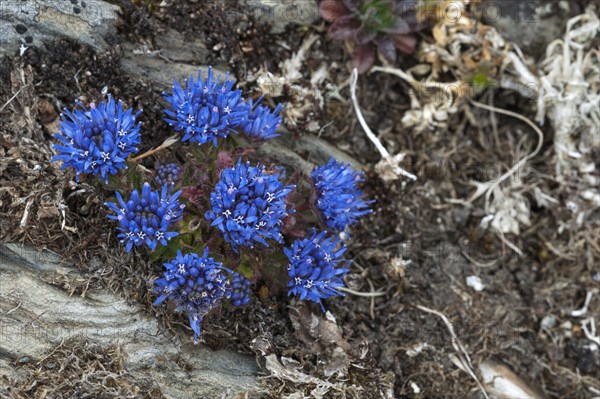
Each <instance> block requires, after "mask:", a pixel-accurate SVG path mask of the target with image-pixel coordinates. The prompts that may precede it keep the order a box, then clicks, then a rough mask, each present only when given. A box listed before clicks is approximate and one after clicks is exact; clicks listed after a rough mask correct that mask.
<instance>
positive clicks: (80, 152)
mask: <svg viewBox="0 0 600 399" xmlns="http://www.w3.org/2000/svg"><path fill="white" fill-rule="evenodd" d="M77 105H78V106H79V107H80V108H81V109H74V110H73V112H70V111H68V110H65V113H64V114H61V120H60V122H59V125H60V133H57V134H55V135H54V137H55V138H57V139H58V140H60V142H61V143H62V144H57V145H55V146H54V149H56V150H57V151H58V155H55V156H54V157H52V162H56V161H63V165H62V167H61V169H64V168H68V167H72V168H74V169H75V173H76V179H77V181H79V175H80V174H81V173H86V174H93V175H100V178H101V179H102V180H104V181H105V182H108V176H109V175H114V174H116V173H117V172H118V171H119V169H124V168H126V167H127V166H126V165H125V160H126V159H127V157H128V156H129V154H131V153H134V152H137V150H138V149H137V146H138V145H139V144H140V125H141V122H138V123H136V118H137V116H138V115H139V114H140V112H142V110H139V111H137V112H136V113H135V114H134V113H133V111H132V110H131V109H128V110H124V109H123V104H122V102H121V100H119V101H118V102H115V100H114V99H113V98H112V96H109V97H108V101H106V102H101V103H100V104H98V105H97V106H96V105H94V103H92V104H90V109H89V110H88V109H87V108H85V107H84V106H83V105H82V104H81V103H80V102H77Z"/></svg>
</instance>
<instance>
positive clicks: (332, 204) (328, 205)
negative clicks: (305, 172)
mask: <svg viewBox="0 0 600 399" xmlns="http://www.w3.org/2000/svg"><path fill="white" fill-rule="evenodd" d="M311 177H312V180H313V184H314V187H315V191H316V204H315V205H316V207H317V209H318V210H319V211H320V213H321V215H322V216H323V219H324V221H325V224H326V225H327V227H328V228H329V229H332V230H335V231H344V230H345V229H346V227H347V226H349V225H352V224H354V223H356V222H357V221H358V218H360V217H361V216H363V215H366V214H367V213H370V212H372V210H371V209H369V208H368V205H369V204H371V203H373V201H367V202H365V201H363V200H362V196H363V193H362V192H361V191H360V190H359V189H357V188H356V183H359V182H362V181H363V179H362V172H356V171H355V170H354V169H352V167H351V166H350V164H346V165H344V164H343V163H341V162H336V160H335V159H333V158H331V159H330V160H329V162H328V163H327V164H325V165H322V166H319V167H317V168H315V170H314V171H313V172H312V173H311Z"/></svg>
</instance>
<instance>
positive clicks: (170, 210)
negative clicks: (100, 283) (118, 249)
mask: <svg viewBox="0 0 600 399" xmlns="http://www.w3.org/2000/svg"><path fill="white" fill-rule="evenodd" d="M180 194H181V191H178V192H176V193H175V194H171V192H170V189H169V188H168V186H167V185H166V184H165V185H163V187H162V190H160V191H159V190H152V189H151V188H150V184H149V183H144V187H143V188H142V193H141V195H140V194H139V193H138V191H137V190H133V192H132V193H131V197H130V198H129V200H128V201H127V202H125V201H124V200H123V197H121V193H119V192H117V193H116V196H117V200H118V201H119V203H118V204H115V203H114V202H107V203H105V204H104V205H106V206H107V207H109V208H110V209H111V210H113V211H114V212H115V213H116V215H109V216H108V218H109V219H113V220H117V221H118V222H119V226H118V227H117V229H118V230H119V234H118V235H117V237H119V238H120V239H121V242H124V243H125V248H126V249H127V252H129V251H131V248H132V247H133V245H135V246H139V245H142V244H144V243H145V244H146V245H148V247H150V249H151V250H154V248H156V245H157V244H158V243H159V242H160V243H161V244H162V245H167V241H168V240H170V239H171V238H173V237H175V236H176V235H178V234H179V233H177V232H174V231H169V225H170V224H171V223H174V222H177V221H179V220H180V219H181V217H182V214H183V208H184V206H185V205H180V204H179V200H178V199H177V198H178V197H179V195H180Z"/></svg>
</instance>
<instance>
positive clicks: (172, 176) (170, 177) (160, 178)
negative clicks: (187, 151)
mask: <svg viewBox="0 0 600 399" xmlns="http://www.w3.org/2000/svg"><path fill="white" fill-rule="evenodd" d="M180 173H181V168H180V167H179V165H177V164H176V163H168V164H165V165H160V166H159V167H158V170H157V171H156V176H155V177H154V181H155V182H156V183H157V184H158V185H159V186H161V187H162V186H163V185H165V184H168V185H171V184H172V183H175V181H176V180H177V179H179V174H180Z"/></svg>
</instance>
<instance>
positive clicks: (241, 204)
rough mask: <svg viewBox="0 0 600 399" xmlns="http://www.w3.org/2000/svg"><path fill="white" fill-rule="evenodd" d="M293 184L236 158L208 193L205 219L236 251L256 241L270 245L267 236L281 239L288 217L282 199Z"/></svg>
mask: <svg viewBox="0 0 600 399" xmlns="http://www.w3.org/2000/svg"><path fill="white" fill-rule="evenodd" d="M294 187H295V186H293V185H289V186H284V185H283V183H281V182H280V181H279V175H278V174H269V173H267V172H266V171H265V167H264V166H250V163H249V162H247V163H242V162H241V160H238V162H237V164H236V165H235V166H234V167H232V168H226V169H223V171H222V172H221V179H220V181H219V182H218V183H217V185H216V187H215V189H214V191H213V192H212V193H211V194H210V204H211V206H212V209H211V210H209V211H208V212H206V213H205V217H206V219H208V220H209V221H210V222H212V224H211V225H212V226H217V227H218V228H219V230H220V231H221V232H222V233H223V236H224V237H225V240H226V241H227V242H228V243H230V244H231V245H232V247H233V249H234V250H235V251H237V248H238V247H240V246H242V247H253V246H254V243H255V242H259V243H261V244H263V245H264V246H267V247H268V246H269V245H268V243H267V241H266V240H267V239H273V240H275V241H277V242H282V240H283V237H282V236H281V227H282V224H283V223H282V219H283V218H284V217H285V216H287V214H288V211H287V209H286V202H285V199H286V197H287V195H288V194H289V193H290V191H292V189H293V188H294Z"/></svg>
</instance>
